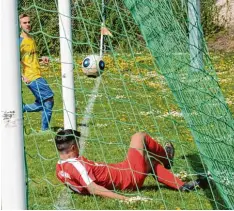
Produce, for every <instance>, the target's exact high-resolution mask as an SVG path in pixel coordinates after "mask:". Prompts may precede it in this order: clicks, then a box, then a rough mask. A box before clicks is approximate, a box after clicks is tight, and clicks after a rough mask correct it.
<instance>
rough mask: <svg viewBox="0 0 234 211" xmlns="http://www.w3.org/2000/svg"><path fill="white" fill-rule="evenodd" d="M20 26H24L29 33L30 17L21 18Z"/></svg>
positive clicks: (23, 28)
mask: <svg viewBox="0 0 234 211" xmlns="http://www.w3.org/2000/svg"><path fill="white" fill-rule="evenodd" d="M20 27H21V28H22V30H23V31H25V32H26V33H29V32H30V31H31V23H30V17H24V18H21V19H20Z"/></svg>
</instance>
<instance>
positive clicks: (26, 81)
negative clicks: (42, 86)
mask: <svg viewBox="0 0 234 211" xmlns="http://www.w3.org/2000/svg"><path fill="white" fill-rule="evenodd" d="M22 81H23V82H24V83H26V84H30V83H31V81H30V80H29V79H27V78H26V77H24V76H22Z"/></svg>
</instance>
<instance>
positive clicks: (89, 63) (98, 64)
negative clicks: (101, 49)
mask: <svg viewBox="0 0 234 211" xmlns="http://www.w3.org/2000/svg"><path fill="white" fill-rule="evenodd" d="M104 68H105V63H104V61H103V60H102V58H101V57H100V56H98V55H89V56H87V57H85V59H84V60H83V62H82V70H83V72H84V74H85V75H87V76H91V77H97V76H99V75H101V74H102V73H103V71H104Z"/></svg>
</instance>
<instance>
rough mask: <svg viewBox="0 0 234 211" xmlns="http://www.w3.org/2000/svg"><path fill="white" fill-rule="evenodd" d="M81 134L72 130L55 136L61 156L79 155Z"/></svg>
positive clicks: (63, 131)
mask: <svg viewBox="0 0 234 211" xmlns="http://www.w3.org/2000/svg"><path fill="white" fill-rule="evenodd" d="M79 137H80V132H78V131H76V130H72V129H67V130H60V131H59V132H58V133H57V135H56V136H55V144H56V147H57V149H58V151H59V153H60V154H69V153H75V154H77V155H78V154H79V148H80V145H79Z"/></svg>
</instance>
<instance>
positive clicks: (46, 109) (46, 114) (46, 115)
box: [41, 97, 54, 130]
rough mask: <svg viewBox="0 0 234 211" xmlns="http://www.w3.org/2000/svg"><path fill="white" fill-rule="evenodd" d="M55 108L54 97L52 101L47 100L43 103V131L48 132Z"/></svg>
mask: <svg viewBox="0 0 234 211" xmlns="http://www.w3.org/2000/svg"><path fill="white" fill-rule="evenodd" d="M53 106H54V99H53V97H52V98H50V99H47V100H46V101H45V102H44V103H43V110H42V125H41V127H42V128H41V129H42V130H47V129H48V128H49V123H50V120H51V116H52V108H53Z"/></svg>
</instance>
